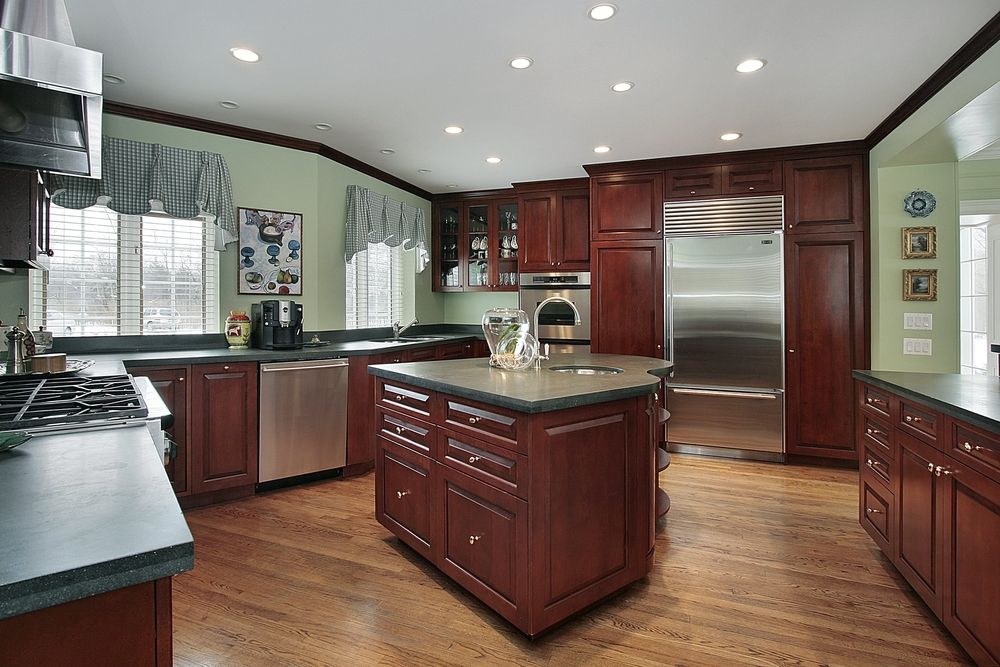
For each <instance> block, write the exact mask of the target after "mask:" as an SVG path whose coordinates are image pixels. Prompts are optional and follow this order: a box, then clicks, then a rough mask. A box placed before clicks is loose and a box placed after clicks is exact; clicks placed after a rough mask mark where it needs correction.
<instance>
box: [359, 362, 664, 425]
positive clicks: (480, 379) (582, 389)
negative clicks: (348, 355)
mask: <svg viewBox="0 0 1000 667" xmlns="http://www.w3.org/2000/svg"><path fill="white" fill-rule="evenodd" d="M569 364H586V365H595V366H615V367H618V368H623V369H624V370H625V372H624V373H621V374H618V375H575V374H573V373H557V372H555V371H552V370H549V368H550V367H551V366H563V365H569ZM673 367H674V365H673V363H671V362H669V361H664V360H663V359H653V358H651V357H632V356H625V355H619V354H553V355H551V359H549V360H548V361H543V362H542V368H541V369H540V370H528V371H504V370H500V369H499V368H490V366H489V360H488V359H485V358H483V359H455V360H448V361H422V362H416V363H406V364H379V365H373V366H369V367H368V372H369V373H371V374H372V375H377V376H378V377H381V378H385V379H387V380H397V381H398V382H405V383H407V384H411V385H414V386H417V387H422V388H424V389H431V390H434V391H442V392H445V393H448V394H453V395H455V396H461V397H463V398H468V399H472V400H475V401H481V402H483V403H488V404H490V405H498V406H501V407H505V408H510V409H511V410H517V411H518V412H527V413H536V412H549V411H551V410H562V409H564V408H573V407H577V406H581V405H593V404H596V403H607V402H608V401H614V400H618V399H621V398H628V397H630V396H641V395H642V394H651V393H653V392H654V391H656V389H657V387H658V386H659V383H660V378H662V377H665V376H666V375H668V374H669V373H670V371H671V370H672V369H673Z"/></svg>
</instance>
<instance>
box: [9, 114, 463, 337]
mask: <svg viewBox="0 0 1000 667" xmlns="http://www.w3.org/2000/svg"><path fill="white" fill-rule="evenodd" d="M104 131H105V133H106V134H108V135H110V136H114V137H122V138H126V139H134V140H137V141H145V142H150V143H161V144H165V145H169V146H176V147H179V148H189V149H193V150H207V151H212V152H215V153H220V154H222V155H223V156H224V157H225V158H226V163H227V164H228V166H229V170H230V174H231V176H232V183H233V203H234V204H235V205H236V206H244V207H255V208H265V209H275V210H281V211H292V212H296V213H301V214H302V216H303V230H302V233H303V238H302V278H303V290H302V291H303V294H302V296H301V297H296V301H299V302H300V303H302V305H303V308H304V311H305V326H306V328H307V329H320V330H322V329H342V328H343V327H344V323H345V312H346V310H345V296H344V279H345V278H344V273H345V269H346V265H345V262H344V242H345V241H344V220H345V203H346V196H347V186H348V185H361V186H364V187H367V188H370V189H372V190H375V191H377V192H380V193H384V194H386V195H388V196H390V197H392V198H393V199H397V200H399V201H402V202H404V203H406V204H410V205H411V206H416V207H419V208H422V209H423V210H424V213H425V216H426V219H427V225H428V232H430V202H429V201H427V200H425V199H423V198H421V197H417V196H415V195H413V194H410V193H409V192H406V191H405V190H400V189H399V188H396V187H395V186H392V185H388V184H386V183H384V182H382V181H379V180H378V179H375V178H372V177H371V176H368V175H366V174H363V173H361V172H359V171H356V170H354V169H351V168H349V167H346V166H344V165H342V164H340V163H337V162H333V161H332V160H328V159H326V158H323V157H320V156H318V155H316V154H314V153H307V152H303V151H296V150H291V149H287V148H281V147H278V146H271V145H268V144H261V143H256V142H252V141H246V140H243V139H235V138H231V137H225V136H220V135H216V134H210V133H206V132H198V131H194V130H189V129H185V128H179V127H173V126H170V125H161V124H159V123H150V122H146V121H141V120H134V119H131V118H124V117H120V116H113V115H105V117H104ZM404 257H405V259H404V271H405V272H406V273H405V275H406V277H407V278H408V279H407V280H406V281H405V289H404V316H405V317H407V319H409V318H410V317H412V316H413V315H414V314H415V315H416V316H418V317H419V318H420V320H421V321H422V322H427V323H435V322H442V321H444V312H445V303H444V299H443V298H442V295H439V294H436V293H432V292H431V290H430V276H431V273H432V271H431V270H430V268H428V269H427V270H425V271H424V272H423V273H422V274H419V275H417V276H415V277H414V274H413V262H414V258H413V253H412V252H407V253H404ZM239 260H240V257H239V253H238V252H237V250H236V246H235V244H231V245H230V246H229V247H228V249H227V250H226V252H224V253H221V254H220V267H219V270H220V273H221V277H220V281H219V288H220V310H221V313H220V321H221V320H222V319H224V318H225V315H226V313H228V312H229V310H230V309H234V308H239V309H242V310H249V309H250V305H251V304H252V303H253V302H255V301H258V300H259V299H260V297H259V296H252V295H243V296H241V295H238V294H237V293H236V281H237V265H238V263H239ZM27 289H28V284H27V272H26V271H21V272H19V273H18V274H17V275H15V276H6V275H0V318H3V320H4V321H7V320H8V319H10V318H12V316H14V315H16V314H17V310H18V307H19V306H21V305H22V304H23V305H27Z"/></svg>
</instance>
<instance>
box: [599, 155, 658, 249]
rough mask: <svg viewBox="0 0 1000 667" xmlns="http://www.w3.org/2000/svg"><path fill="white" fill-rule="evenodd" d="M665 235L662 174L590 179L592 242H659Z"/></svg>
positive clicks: (638, 174) (653, 173) (623, 175)
mask: <svg viewBox="0 0 1000 667" xmlns="http://www.w3.org/2000/svg"><path fill="white" fill-rule="evenodd" d="M662 235H663V172H659V171H657V172H649V173H637V174H618V175H611V176H596V177H594V178H591V179H590V238H591V240H592V241H614V240H628V239H657V238H660V237H661V236H662Z"/></svg>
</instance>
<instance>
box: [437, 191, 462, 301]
mask: <svg viewBox="0 0 1000 667" xmlns="http://www.w3.org/2000/svg"><path fill="white" fill-rule="evenodd" d="M433 216H434V223H433V224H434V229H433V232H432V237H433V238H432V243H433V244H434V252H433V254H432V256H431V257H432V261H433V262H434V267H433V268H434V277H433V283H432V285H433V289H434V291H435V292H461V291H462V285H463V282H462V281H463V273H462V265H463V264H464V261H463V252H464V250H465V245H464V239H465V233H464V231H463V226H464V223H463V221H462V216H463V210H462V204H461V203H460V202H443V203H440V204H436V205H435V206H434V213H433Z"/></svg>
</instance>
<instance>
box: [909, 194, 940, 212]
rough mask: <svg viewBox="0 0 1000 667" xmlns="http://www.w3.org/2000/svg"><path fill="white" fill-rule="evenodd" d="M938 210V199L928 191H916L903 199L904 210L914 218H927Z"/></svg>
mask: <svg viewBox="0 0 1000 667" xmlns="http://www.w3.org/2000/svg"><path fill="white" fill-rule="evenodd" d="M935 208H937V199H935V198H934V195H932V194H931V193H929V192H927V191H926V190H914V191H913V192H911V193H910V194H908V195H906V198H905V199H903V210H904V211H906V212H907V213H909V214H910V215H911V216H912V217H914V218H926V217H927V216H929V215H930V214H931V213H933V212H934V209H935Z"/></svg>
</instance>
